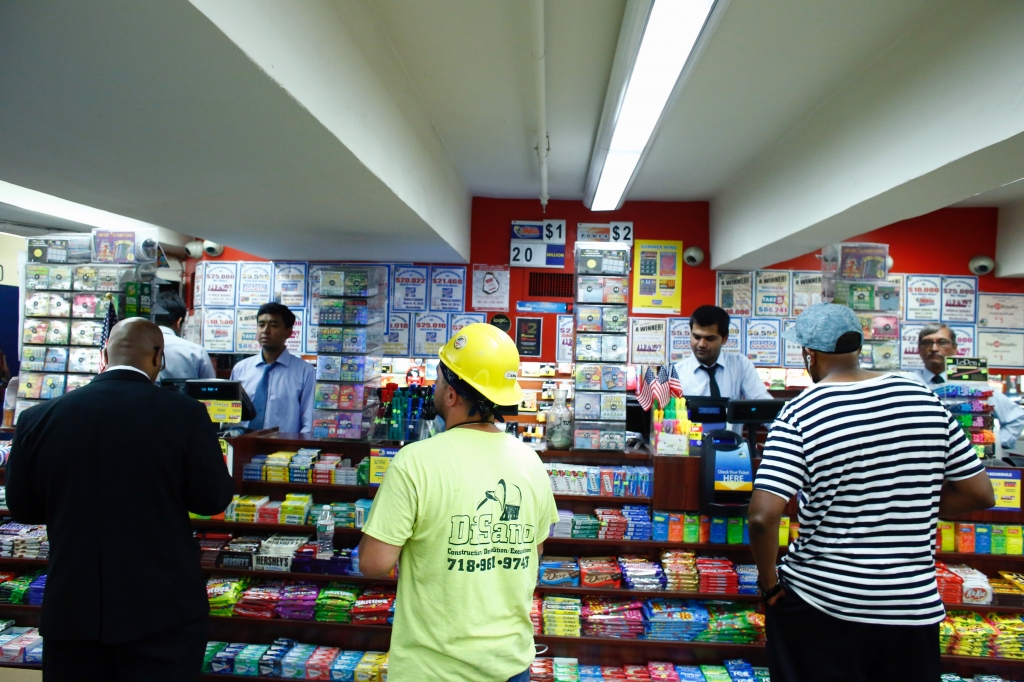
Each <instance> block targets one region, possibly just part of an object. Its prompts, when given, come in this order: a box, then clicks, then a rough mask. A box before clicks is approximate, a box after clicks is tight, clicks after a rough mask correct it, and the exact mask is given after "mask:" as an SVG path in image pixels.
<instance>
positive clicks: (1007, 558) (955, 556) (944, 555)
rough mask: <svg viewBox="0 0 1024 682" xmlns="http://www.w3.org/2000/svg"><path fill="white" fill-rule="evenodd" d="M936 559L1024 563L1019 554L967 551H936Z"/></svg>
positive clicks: (947, 562) (1023, 558)
mask: <svg viewBox="0 0 1024 682" xmlns="http://www.w3.org/2000/svg"><path fill="white" fill-rule="evenodd" d="M935 560H936V561H941V562H943V563H946V564H950V563H954V562H968V561H977V560H981V561H998V562H999V563H1015V564H1020V563H1024V556H1022V555H1019V554H972V553H965V552H936V553H935Z"/></svg>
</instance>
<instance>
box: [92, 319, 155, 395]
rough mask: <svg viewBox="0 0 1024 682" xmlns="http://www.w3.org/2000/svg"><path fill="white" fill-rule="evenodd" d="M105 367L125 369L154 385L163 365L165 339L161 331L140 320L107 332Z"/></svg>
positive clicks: (120, 324)
mask: <svg viewBox="0 0 1024 682" xmlns="http://www.w3.org/2000/svg"><path fill="white" fill-rule="evenodd" d="M105 352H106V354H107V366H108V367H113V366H114V365H128V366H129V367H134V368H136V369H141V370H142V371H143V372H145V373H146V374H148V375H149V378H150V379H152V380H153V381H156V378H157V376H159V374H160V366H161V365H162V363H163V352H164V335H163V334H162V333H161V332H160V327H158V326H156V325H155V324H153V323H152V322H150V321H149V320H144V319H142V318H141V317H132V318H129V319H127V320H124V321H123V322H118V323H117V324H115V325H114V328H113V329H111V330H110V338H109V339H108V340H107V347H106V349H105Z"/></svg>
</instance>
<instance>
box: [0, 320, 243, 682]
mask: <svg viewBox="0 0 1024 682" xmlns="http://www.w3.org/2000/svg"><path fill="white" fill-rule="evenodd" d="M163 346H164V339H163V335H162V334H161V333H160V329H159V328H158V327H157V326H156V325H154V324H153V323H151V322H148V321H146V320H142V319H139V318H134V319H129V320H125V321H124V322H121V323H119V324H117V325H115V326H114V328H113V330H112V331H111V334H110V339H109V341H108V343H107V348H106V349H105V351H104V352H105V353H106V360H107V369H106V371H104V372H103V373H102V374H100V375H99V376H98V377H96V378H95V379H94V380H93V381H92V382H91V383H90V384H89V385H87V386H83V387H82V388H80V389H78V390H77V391H74V392H72V393H69V394H67V395H66V396H64V397H62V398H59V399H57V400H52V401H50V402H48V403H46V404H44V405H38V406H36V407H33V408H31V409H28V410H26V411H25V412H24V413H23V414H21V416H20V417H19V419H18V427H17V431H16V432H15V436H14V444H13V449H12V452H11V459H10V463H9V464H8V469H7V504H8V506H9V507H10V510H11V516H12V517H13V518H14V520H15V521H18V522H20V523H33V524H39V523H45V524H46V526H47V532H48V535H49V539H50V565H49V575H48V578H47V583H46V591H45V593H44V597H43V611H42V625H41V631H42V634H43V636H44V637H45V638H46V653H45V655H44V656H43V672H44V675H45V677H46V680H47V682H65V681H69V680H76V681H78V680H81V681H83V682H84V681H85V680H90V681H91V680H121V681H126V680H131V681H135V680H139V681H141V680H146V681H147V682H155V681H162V680H167V681H168V682H170V681H172V680H173V681H174V682H182V681H187V680H197V679H198V677H199V673H200V669H201V667H202V661H203V653H204V650H205V645H206V640H207V629H208V621H207V618H208V615H209V603H208V602H207V599H206V588H205V580H204V578H203V574H202V571H201V569H200V565H199V547H198V545H197V544H196V542H195V540H194V539H193V537H192V529H191V526H190V524H189V517H188V512H189V511H192V512H195V513H197V514H206V515H209V514H217V513H220V512H222V511H224V509H225V507H227V505H228V504H229V503H230V502H231V495H232V489H233V483H232V479H231V476H230V474H229V473H228V471H227V467H226V466H225V465H224V459H223V457H222V455H221V451H220V446H219V444H218V441H217V433H216V429H215V427H214V425H213V423H212V422H211V421H210V417H209V415H208V414H207V412H206V408H205V407H203V404H202V403H200V402H198V401H196V400H191V399H189V398H186V397H185V396H183V395H180V394H178V393H175V392H172V391H168V390H166V389H160V388H157V386H155V385H154V383H153V382H154V381H156V378H157V375H159V374H160V369H161V365H162V364H163Z"/></svg>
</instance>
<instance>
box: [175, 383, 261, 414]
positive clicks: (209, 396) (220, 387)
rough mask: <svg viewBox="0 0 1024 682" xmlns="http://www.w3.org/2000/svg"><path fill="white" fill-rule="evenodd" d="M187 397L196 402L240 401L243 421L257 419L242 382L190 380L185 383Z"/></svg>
mask: <svg viewBox="0 0 1024 682" xmlns="http://www.w3.org/2000/svg"><path fill="white" fill-rule="evenodd" d="M185 395H187V396H188V397H190V398H195V399H196V400H228V401H239V402H241V403H242V421H250V420H253V419H255V418H256V408H255V406H253V404H252V400H250V399H249V396H248V394H247V393H246V392H245V389H243V388H242V382H241V381H229V380H227V379H189V380H188V381H186V382H185Z"/></svg>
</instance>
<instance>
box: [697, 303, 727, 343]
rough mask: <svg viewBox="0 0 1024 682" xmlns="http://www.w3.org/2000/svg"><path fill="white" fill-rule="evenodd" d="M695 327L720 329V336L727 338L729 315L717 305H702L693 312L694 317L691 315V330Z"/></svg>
mask: <svg viewBox="0 0 1024 682" xmlns="http://www.w3.org/2000/svg"><path fill="white" fill-rule="evenodd" d="M693 325H697V326H698V327H710V326H712V325H714V326H716V327H718V335H719V336H721V337H722V338H726V337H728V336H729V313H727V312H725V311H724V310H722V309H721V308H719V307H718V306H717V305H702V306H700V307H698V308H697V309H696V310H694V311H693V315H690V329H691V330H693Z"/></svg>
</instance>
